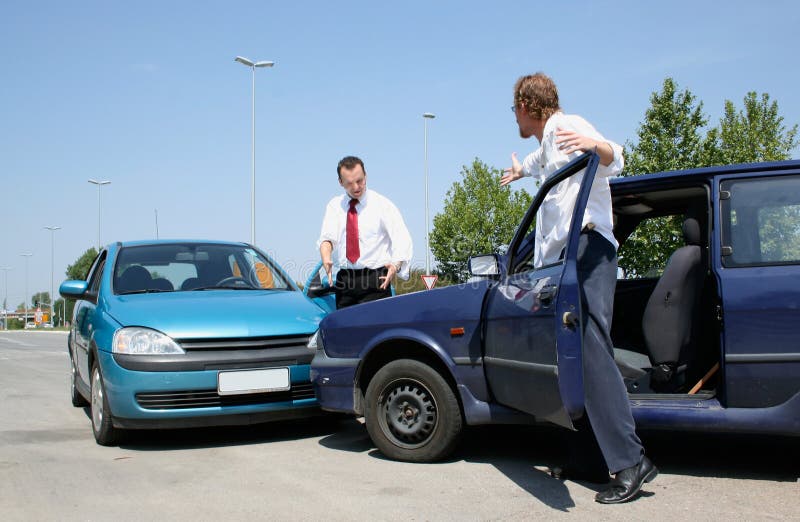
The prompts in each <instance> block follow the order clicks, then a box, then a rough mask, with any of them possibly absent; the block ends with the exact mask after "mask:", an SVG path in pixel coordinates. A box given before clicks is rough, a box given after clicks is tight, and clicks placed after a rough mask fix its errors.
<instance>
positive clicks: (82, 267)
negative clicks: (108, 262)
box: [67, 247, 97, 280]
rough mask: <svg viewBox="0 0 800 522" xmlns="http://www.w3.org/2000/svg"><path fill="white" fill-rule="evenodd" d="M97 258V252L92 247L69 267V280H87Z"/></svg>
mask: <svg viewBox="0 0 800 522" xmlns="http://www.w3.org/2000/svg"><path fill="white" fill-rule="evenodd" d="M96 257H97V250H96V249H95V248H94V247H91V248H90V249H89V250H87V251H86V252H84V253H83V255H81V257H79V258H78V260H77V261H75V263H73V264H71V265H68V266H67V279H84V280H85V279H86V277H87V276H88V275H89V269H90V268H92V262H93V261H94V259H95V258H96Z"/></svg>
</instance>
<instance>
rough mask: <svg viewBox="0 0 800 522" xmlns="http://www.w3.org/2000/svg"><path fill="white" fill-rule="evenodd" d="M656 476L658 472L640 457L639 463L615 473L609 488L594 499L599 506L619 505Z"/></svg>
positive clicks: (646, 460) (633, 495)
mask: <svg viewBox="0 0 800 522" xmlns="http://www.w3.org/2000/svg"><path fill="white" fill-rule="evenodd" d="M656 475H658V470H657V469H656V467H655V466H654V465H653V463H652V462H650V459H648V458H647V457H642V460H641V462H639V464H637V465H635V466H631V467H630V468H625V469H623V470H622V471H620V472H619V473H617V475H616V477H615V478H614V481H613V482H612V483H611V488H609V489H607V490H605V491H601V492H600V493H598V494H597V495H596V496H595V497H594V499H595V500H596V501H597V502H600V503H601V504H621V503H623V502H627V501H629V500H632V499H633V498H634V497H635V496H636V495H638V494H639V491H640V490H641V489H642V486H643V485H644V483H645V482H650V481H651V480H653V479H654V478H656Z"/></svg>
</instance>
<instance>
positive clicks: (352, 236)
mask: <svg viewBox="0 0 800 522" xmlns="http://www.w3.org/2000/svg"><path fill="white" fill-rule="evenodd" d="M357 204H358V200H357V199H351V200H350V210H348V211H347V260H348V261H350V262H351V263H355V262H356V261H358V258H359V257H361V252H360V251H359V249H358V212H356V205H357Z"/></svg>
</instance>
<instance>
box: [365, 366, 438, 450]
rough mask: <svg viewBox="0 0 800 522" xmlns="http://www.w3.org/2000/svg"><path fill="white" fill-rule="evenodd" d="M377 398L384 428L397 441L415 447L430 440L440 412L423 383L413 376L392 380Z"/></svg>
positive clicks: (381, 423)
mask: <svg viewBox="0 0 800 522" xmlns="http://www.w3.org/2000/svg"><path fill="white" fill-rule="evenodd" d="M378 401H379V402H378V404H379V405H380V414H379V415H378V422H379V424H380V427H381V430H382V431H383V433H384V434H385V435H386V436H387V437H388V438H389V439H390V440H391V441H392V442H393V443H394V444H395V445H397V446H399V447H401V448H404V449H416V448H420V447H422V446H424V445H425V444H427V443H428V442H429V441H430V439H431V437H432V436H433V434H434V433H435V431H436V427H437V426H438V420H439V415H438V408H437V406H436V400H435V398H434V397H433V394H432V393H431V392H430V391H429V390H428V388H427V387H426V386H425V385H424V384H422V383H421V382H419V381H417V380H414V379H400V380H397V381H393V382H391V383H389V384H388V385H387V386H386V387H385V388H384V390H383V393H381V394H380V396H379V399H378Z"/></svg>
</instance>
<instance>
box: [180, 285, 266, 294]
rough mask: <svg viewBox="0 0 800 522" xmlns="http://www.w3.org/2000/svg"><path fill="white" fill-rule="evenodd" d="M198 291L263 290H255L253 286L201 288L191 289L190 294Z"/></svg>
mask: <svg viewBox="0 0 800 522" xmlns="http://www.w3.org/2000/svg"><path fill="white" fill-rule="evenodd" d="M199 290H263V288H256V287H254V286H224V285H223V286H217V285H212V286H201V287H199V288H192V290H191V291H192V292H197V291H199Z"/></svg>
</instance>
